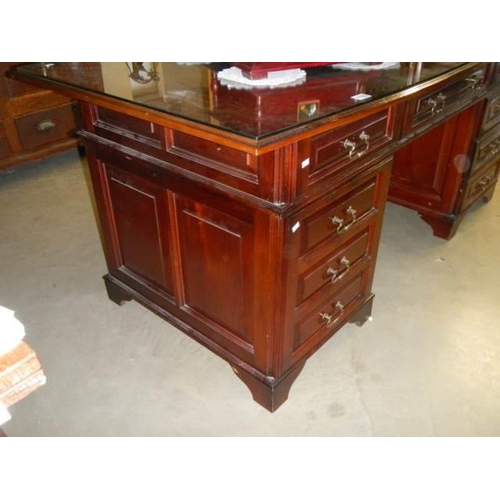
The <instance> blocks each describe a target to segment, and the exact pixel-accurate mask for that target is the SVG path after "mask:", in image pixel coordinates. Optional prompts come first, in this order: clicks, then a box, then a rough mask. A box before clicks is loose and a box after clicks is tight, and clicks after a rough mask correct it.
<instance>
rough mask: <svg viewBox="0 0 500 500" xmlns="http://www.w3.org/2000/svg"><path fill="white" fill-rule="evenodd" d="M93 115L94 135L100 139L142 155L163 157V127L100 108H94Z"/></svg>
mask: <svg viewBox="0 0 500 500" xmlns="http://www.w3.org/2000/svg"><path fill="white" fill-rule="evenodd" d="M93 115H94V116H93V118H94V123H93V129H94V133H95V134H96V135H98V136H99V137H103V138H105V139H108V140H110V141H113V142H115V143H117V144H121V145H123V146H127V147H129V148H132V149H135V150H137V151H140V152H141V153H146V154H150V155H151V156H156V157H158V156H161V153H162V152H163V150H164V146H163V143H164V141H163V135H164V131H163V128H162V127H160V126H158V125H156V124H154V123H150V122H148V121H146V120H141V119H140V118H136V117H134V116H129V115H125V114H123V113H118V112H116V111H113V110H111V109H107V108H102V107H100V106H95V107H93Z"/></svg>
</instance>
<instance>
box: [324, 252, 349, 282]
mask: <svg viewBox="0 0 500 500" xmlns="http://www.w3.org/2000/svg"><path fill="white" fill-rule="evenodd" d="M340 264H342V265H343V266H344V270H343V271H342V272H341V273H340V274H339V270H340V269H333V267H329V268H328V269H327V270H326V275H327V276H331V278H330V281H331V282H332V283H337V281H340V280H341V279H342V278H343V277H344V276H345V275H346V274H347V273H348V272H349V268H350V267H351V263H350V262H349V260H348V259H347V257H346V256H345V255H344V257H342V259H340Z"/></svg>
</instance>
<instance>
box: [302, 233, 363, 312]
mask: <svg viewBox="0 0 500 500" xmlns="http://www.w3.org/2000/svg"><path fill="white" fill-rule="evenodd" d="M368 236H369V228H364V229H363V230H362V231H361V232H360V233H358V234H357V235H355V236H354V237H353V238H351V239H350V240H349V241H348V242H347V243H345V244H344V245H342V246H341V247H340V248H337V249H335V251H334V252H332V253H331V254H330V255H328V256H327V257H326V258H324V259H321V260H320V261H319V262H316V263H314V265H312V266H310V267H308V268H307V269H305V270H304V271H302V272H300V275H299V286H298V294H297V305H298V306H299V305H300V304H302V303H303V302H304V301H306V300H307V299H308V298H309V297H312V296H313V295H315V294H316V293H317V292H318V291H320V290H321V291H323V293H326V292H327V291H328V290H332V289H333V288H338V287H339V286H340V285H341V284H343V283H345V282H346V281H347V280H348V279H349V277H350V276H352V274H353V273H356V271H357V270H358V269H359V266H360V264H362V262H363V261H365V260H366V259H367V257H368V243H369V237H368Z"/></svg>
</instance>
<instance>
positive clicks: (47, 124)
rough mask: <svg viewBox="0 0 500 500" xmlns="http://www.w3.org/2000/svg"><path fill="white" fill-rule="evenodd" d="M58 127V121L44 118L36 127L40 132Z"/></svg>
mask: <svg viewBox="0 0 500 500" xmlns="http://www.w3.org/2000/svg"><path fill="white" fill-rule="evenodd" d="M55 127H56V123H55V122H54V121H52V120H42V121H41V122H40V123H39V124H38V125H37V126H36V129H37V130H38V132H50V131H51V130H52V129H54V128H55Z"/></svg>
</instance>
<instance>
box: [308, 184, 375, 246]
mask: <svg viewBox="0 0 500 500" xmlns="http://www.w3.org/2000/svg"><path fill="white" fill-rule="evenodd" d="M375 195H376V180H375V179H373V178H372V179H371V180H370V181H369V182H367V183H365V184H363V185H362V186H360V187H358V188H356V189H355V190H354V191H351V192H350V193H348V194H347V195H345V196H344V197H343V198H341V199H340V200H336V201H334V202H333V203H330V204H328V205H326V206H325V207H323V208H321V209H320V210H318V211H317V212H315V213H313V214H312V215H310V216H308V217H306V218H305V219H304V220H303V221H302V222H301V224H302V225H303V230H302V239H301V243H300V255H303V254H305V253H306V252H308V251H309V250H311V249H313V248H314V247H316V246H317V245H319V244H321V243H322V242H323V241H325V240H328V241H329V242H332V241H333V240H335V239H337V238H339V237H341V236H343V235H346V234H349V235H351V234H354V233H355V232H356V230H357V228H358V227H359V226H360V224H361V222H362V221H364V220H365V219H366V217H369V216H371V215H373V214H375V212H376V208H375V207H376V204H375V201H376V200H375Z"/></svg>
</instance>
